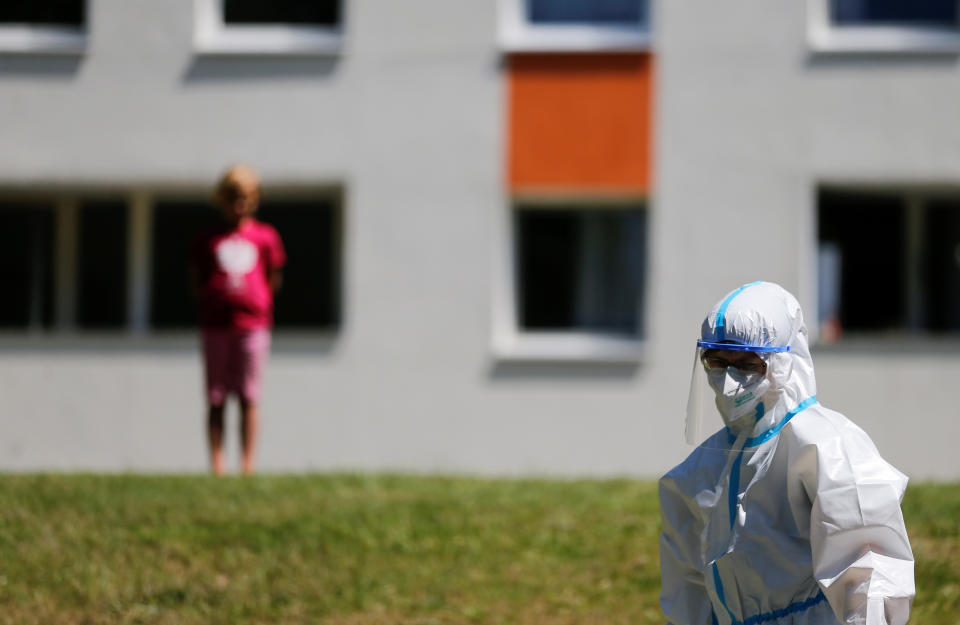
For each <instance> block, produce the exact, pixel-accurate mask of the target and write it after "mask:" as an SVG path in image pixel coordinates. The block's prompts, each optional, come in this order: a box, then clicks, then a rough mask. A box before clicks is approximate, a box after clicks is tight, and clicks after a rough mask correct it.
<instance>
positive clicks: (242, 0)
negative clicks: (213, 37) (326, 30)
mask: <svg viewBox="0 0 960 625" xmlns="http://www.w3.org/2000/svg"><path fill="white" fill-rule="evenodd" d="M223 22H224V23H225V24H231V25H232V24H253V25H260V24H302V25H305V26H327V27H336V26H338V25H339V24H340V3H339V2H338V1H336V0H332V1H331V0H327V1H326V2H322V1H321V2H305V1H303V0H271V1H270V2H264V1H263V0H223Z"/></svg>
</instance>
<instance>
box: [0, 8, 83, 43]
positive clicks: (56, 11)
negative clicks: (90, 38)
mask: <svg viewBox="0 0 960 625" xmlns="http://www.w3.org/2000/svg"><path fill="white" fill-rule="evenodd" d="M86 13H87V10H86V2H85V0H46V1H44V2H36V1H35V0H4V1H3V2H0V52H41V53H43V52H48V53H68V54H71V53H79V52H82V51H83V48H84V45H85V42H86V37H85V35H84V30H85V27H86V17H87V16H86Z"/></svg>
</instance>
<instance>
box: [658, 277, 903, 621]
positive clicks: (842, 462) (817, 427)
mask: <svg viewBox="0 0 960 625" xmlns="http://www.w3.org/2000/svg"><path fill="white" fill-rule="evenodd" d="M698 345H700V348H699V350H705V349H731V345H732V349H735V350H737V351H753V352H754V353H756V354H758V355H759V356H761V357H762V358H763V360H764V362H765V363H766V365H767V366H766V370H765V372H764V373H762V374H759V376H758V375H756V374H754V375H753V379H751V376H750V375H749V374H745V373H743V372H738V371H734V370H732V369H727V370H726V376H724V372H723V369H721V371H720V373H719V377H718V378H717V376H711V380H710V386H711V387H713V389H714V392H715V394H716V406H717V408H718V409H720V410H722V411H723V414H722V416H723V422H721V421H720V420H719V419H716V417H715V416H714V417H713V418H714V419H715V422H716V424H717V425H720V424H721V423H726V426H725V427H723V429H721V430H720V431H719V432H717V433H715V434H713V435H712V436H709V437H707V438H706V440H704V441H702V442H700V444H699V446H698V447H697V448H696V449H695V450H694V451H693V453H691V454H690V456H689V457H688V458H687V459H686V460H684V461H683V462H682V463H681V464H680V465H678V466H677V467H676V468H674V469H673V470H671V471H670V472H669V473H667V474H666V475H665V476H664V477H663V478H662V479H661V480H660V506H661V514H662V520H663V533H662V534H661V536H660V567H661V578H662V584H663V586H662V593H661V595H660V604H661V606H662V608H663V611H664V613H665V614H666V617H667V620H668V622H669V623H670V624H672V625H708V624H711V623H715V624H717V625H761V624H771V625H801V624H802V625H835V624H837V623H844V624H857V625H903V624H904V623H906V622H907V619H908V617H909V614H910V606H911V603H912V601H913V596H914V581H913V553H912V551H911V549H910V543H909V540H908V538H907V532H906V528H905V527H904V523H903V515H902V513H901V510H900V501H901V499H902V497H903V494H904V490H905V488H906V485H907V478H906V476H905V475H903V474H902V473H900V472H899V471H898V470H897V469H895V468H894V467H893V466H891V465H890V464H888V463H887V462H886V461H885V460H884V459H883V458H881V457H880V454H879V453H878V452H877V449H876V447H875V446H874V444H873V442H872V441H871V440H870V438H869V437H868V436H867V435H866V433H864V431H863V430H861V429H860V428H859V427H857V426H856V425H855V424H854V423H852V422H851V421H849V420H848V419H847V418H846V417H844V416H843V415H841V414H839V413H837V412H834V411H832V410H828V409H827V408H824V407H823V406H821V405H820V404H819V403H818V401H817V398H816V382H815V379H814V375H813V362H812V360H811V358H810V351H809V348H808V342H807V331H806V327H805V326H804V324H803V318H802V314H801V311H800V305H799V304H798V303H797V300H796V299H795V298H794V297H793V296H792V295H790V294H789V293H788V292H787V291H785V290H784V289H783V288H781V287H780V286H778V285H776V284H772V283H768V282H755V283H751V284H749V285H745V286H743V287H741V288H739V289H737V290H735V291H733V292H732V293H730V294H729V295H728V296H727V297H725V298H724V299H723V300H721V301H720V302H719V303H718V304H717V305H716V306H715V307H714V308H713V310H711V312H710V313H709V314H708V315H707V317H706V319H705V320H704V322H703V327H702V329H701V340H700V341H699V342H698ZM718 345H723V347H718ZM712 353H716V352H712ZM727 353H729V352H727ZM697 366H698V367H700V365H699V362H698V365H697ZM700 368H702V367H700ZM713 373H715V372H714V371H713V370H712V371H711V374H713ZM695 377H696V376H695ZM715 378H716V379H715ZM700 380H701V381H702V380H703V376H702V375H701V376H700ZM695 383H696V382H695ZM704 386H705V385H704ZM747 387H749V389H752V391H756V393H752V392H751V391H745V390H744V388H747ZM707 392H708V393H709V390H708V391H707ZM695 395H696V393H695V392H693V391H692V392H691V398H694V397H695ZM754 395H756V396H754ZM743 406H746V409H743V408H742V407H743ZM694 409H695V410H696V407H694ZM694 420H695V419H694ZM690 428H691V426H690V421H689V420H688V433H689V430H690ZM694 429H695V428H694Z"/></svg>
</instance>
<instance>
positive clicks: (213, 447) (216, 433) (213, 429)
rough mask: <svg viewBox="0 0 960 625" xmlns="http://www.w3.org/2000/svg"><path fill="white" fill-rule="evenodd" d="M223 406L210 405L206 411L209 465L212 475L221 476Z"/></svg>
mask: <svg viewBox="0 0 960 625" xmlns="http://www.w3.org/2000/svg"><path fill="white" fill-rule="evenodd" d="M223 409H224V404H220V405H219V406H217V405H214V404H210V407H209V409H208V411H207V440H208V441H209V443H210V465H211V468H212V469H213V472H214V474H216V475H223V473H224V469H225V466H224V459H223V412H224V410H223Z"/></svg>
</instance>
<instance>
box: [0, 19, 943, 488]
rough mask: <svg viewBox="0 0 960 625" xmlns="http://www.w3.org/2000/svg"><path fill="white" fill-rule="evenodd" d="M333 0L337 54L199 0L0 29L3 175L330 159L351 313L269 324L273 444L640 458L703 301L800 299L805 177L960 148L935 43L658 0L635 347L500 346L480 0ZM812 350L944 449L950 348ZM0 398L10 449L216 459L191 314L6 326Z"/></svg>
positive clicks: (371, 462)
mask: <svg viewBox="0 0 960 625" xmlns="http://www.w3.org/2000/svg"><path fill="white" fill-rule="evenodd" d="M346 4H347V15H346V21H345V24H346V35H345V47H344V50H343V53H342V55H340V56H338V57H325V58H313V57H296V58H257V57H213V56H198V55H196V54H194V53H193V52H192V50H191V45H192V43H191V42H192V37H193V31H192V28H193V26H192V15H193V13H192V6H193V3H192V1H191V0H165V1H164V2H156V1H152V0H91V2H90V6H91V10H92V15H91V18H90V23H91V34H90V47H89V50H88V52H87V54H86V55H84V56H83V57H81V58H79V59H78V58H72V57H50V58H48V57H39V56H9V55H6V56H0V136H2V137H3V142H2V147H0V186H5V187H8V188H20V187H23V186H30V185H36V186H38V187H43V188H47V187H49V186H50V185H63V186H64V187H65V188H73V187H77V186H89V187H93V188H97V187H103V186H111V187H122V188H124V189H135V188H145V189H148V190H152V191H162V190H164V189H168V188H174V187H184V186H186V187H198V186H203V187H206V186H208V185H209V184H211V182H212V181H213V180H214V178H215V177H216V176H217V175H218V173H219V172H220V171H221V170H222V169H223V167H224V166H225V165H226V164H227V163H229V162H233V161H236V160H245V161H249V162H251V163H253V164H254V165H255V166H257V167H258V168H259V169H260V170H261V171H262V173H263V175H264V179H265V181H266V183H267V184H274V185H277V186H283V185H285V184H314V185H315V184H342V185H343V187H344V190H345V202H344V207H343V208H344V216H345V228H344V237H345V240H344V263H343V265H344V274H343V284H344V287H343V292H344V306H343V313H342V317H343V322H342V325H341V328H340V329H339V331H338V332H336V334H335V335H334V336H332V337H316V336H313V337H306V338H303V337H297V336H278V337H277V338H276V341H275V349H274V354H273V357H272V361H271V363H270V367H269V369H268V371H267V379H266V390H265V399H264V410H263V412H264V423H263V434H262V442H261V453H260V458H261V466H262V468H263V469H264V470H268V471H280V470H308V469H316V470H354V469H357V470H403V471H443V472H466V473H484V474H555V475H620V474H626V475H641V476H654V475H657V474H659V473H661V472H663V471H664V470H666V469H667V468H669V467H670V466H671V465H672V464H675V463H676V462H678V461H679V460H681V459H682V457H683V455H684V453H685V452H686V449H685V447H684V446H683V444H682V443H681V442H680V439H681V434H682V432H681V428H682V410H683V403H684V401H685V398H686V393H687V387H688V383H689V373H690V366H691V358H692V355H693V341H694V338H695V336H696V332H697V330H698V328H699V323H700V320H701V317H702V315H703V313H704V312H705V311H706V310H707V309H708V308H709V307H710V306H711V305H712V304H713V302H714V301H715V300H716V299H718V298H719V297H720V296H722V295H723V294H724V293H725V292H727V291H728V290H730V289H731V288H733V287H735V286H737V285H738V284H742V283H744V282H748V281H751V280H755V279H767V280H774V281H778V282H780V283H782V284H783V285H784V286H785V287H787V288H788V289H791V290H793V291H794V292H796V293H797V295H798V296H799V297H800V298H801V301H802V302H803V303H804V305H805V308H806V309H807V311H808V316H809V317H811V318H812V317H813V315H814V311H815V310H816V308H815V305H816V301H815V286H816V285H815V273H814V271H815V264H814V263H815V257H814V251H815V243H816V241H815V218H814V216H815V204H814V198H815V189H816V185H817V183H818V182H819V181H823V180H839V181H847V180H850V181H861V180H867V181H871V180H872V181H883V180H888V179H896V180H898V181H902V182H916V183H924V184H925V183H930V182H937V183H952V182H953V181H955V180H956V174H955V173H954V172H957V171H960V162H958V161H960V149H958V148H960V129H958V128H957V127H956V125H952V124H951V123H950V122H951V121H952V119H953V116H954V115H955V112H954V111H953V110H952V109H953V108H955V107H954V106H953V104H955V103H956V102H957V101H960V100H958V96H960V83H957V82H956V81H955V80H953V72H955V68H954V64H953V63H952V62H947V61H946V60H945V59H944V58H942V57H932V58H931V57H904V56H898V55H894V56H889V55H886V56H882V57H878V56H856V57H851V56H842V57H841V56H824V55H813V54H811V53H810V50H809V49H808V46H807V42H806V35H807V33H806V28H807V27H806V15H805V10H804V7H803V5H802V3H789V6H788V5H787V4H777V5H773V4H770V3H766V2H761V1H760V0H752V1H749V2H747V1H739V0H738V1H737V2H725V3H712V4H709V3H696V4H694V3H685V2H667V1H661V2H658V3H656V6H655V7H654V13H655V16H656V17H655V25H654V31H655V41H656V43H655V51H656V67H657V72H656V73H657V87H656V93H657V96H656V98H657V101H656V115H655V133H654V134H655V137H656V143H655V146H654V150H655V152H654V154H655V159H654V167H655V181H656V182H655V192H654V193H655V195H654V198H653V202H652V207H651V208H652V212H651V230H650V232H651V240H650V244H651V253H650V266H649V287H648V291H647V296H648V297H647V302H648V309H647V312H648V316H647V319H648V323H647V335H648V341H647V348H646V351H645V354H644V357H643V359H642V360H641V361H639V362H637V363H636V364H628V365H614V364H600V363H589V362H587V363H569V362H567V363H538V364H537V363H529V362H510V361H505V360H498V359H497V358H496V357H494V355H493V352H492V349H491V344H492V338H493V320H492V314H493V308H494V303H495V302H494V294H495V293H496V292H497V290H498V288H500V287H501V285H500V284H499V283H498V282H497V281H498V280H501V279H502V278H501V276H500V274H499V273H498V272H497V271H495V267H496V266H497V263H496V261H497V260H498V259H497V258H496V257H495V255H496V254H498V253H499V252H500V251H502V250H503V249H506V248H507V247H508V246H509V241H508V240H507V237H508V233H507V232H506V229H505V227H504V223H505V222H506V221H507V220H506V219H504V211H506V210H507V199H506V197H505V191H504V183H503V176H504V170H505V160H504V159H505V146H504V137H505V132H506V120H505V119H504V114H505V97H506V95H505V91H504V86H505V83H504V78H505V75H504V73H503V69H502V66H501V62H502V58H501V55H500V51H499V50H498V49H497V44H496V36H497V32H496V28H497V19H496V18H497V16H496V6H495V3H493V2H488V1H486V0H469V1H464V2H449V0H405V1H404V2H402V3H397V2H387V1H385V0H382V1H377V0H349V1H348V2H347V3H346ZM878 253H882V250H878ZM881 299H882V294H878V303H880V302H881ZM814 358H815V362H816V363H817V365H818V373H819V379H820V397H821V399H822V400H823V402H824V403H825V404H826V405H828V406H830V407H833V408H835V409H838V410H841V411H844V412H846V413H848V414H849V415H850V416H851V417H852V418H854V420H856V421H857V422H858V423H861V424H862V425H864V427H865V428H866V429H867V430H868V431H869V432H870V433H871V435H872V436H873V437H874V439H875V440H876V441H877V443H878V446H879V447H880V449H881V451H882V452H883V453H884V454H885V455H886V456H888V457H889V458H890V459H891V460H893V461H894V462H895V463H896V464H897V465H898V466H899V467H900V468H901V469H903V470H904V471H905V472H907V473H908V474H909V475H911V476H913V477H918V478H956V477H958V476H960V463H958V462H957V461H956V460H954V459H953V458H952V456H951V455H950V450H949V446H950V445H951V443H952V441H953V440H956V439H957V434H960V432H958V429H960V426H958V425H957V423H958V419H956V418H955V417H957V416H958V415H957V410H956V407H955V406H954V405H953V404H952V402H951V397H949V395H950V394H951V393H950V391H951V381H952V380H956V379H960V359H958V358H955V357H953V355H952V353H951V351H950V350H949V349H944V348H943V347H942V345H940V346H939V348H937V349H932V348H931V347H929V346H925V345H923V344H918V343H915V342H911V343H910V344H909V346H907V347H906V348H905V347H904V345H903V344H901V343H897V344H892V345H891V344H886V345H878V344H876V343H871V344H868V345H866V346H863V345H860V346H849V345H848V346H844V345H843V344H840V345H837V346H834V347H831V348H829V349H818V350H815V352H814ZM0 404H2V405H0V411H2V412H0V422H2V423H3V429H4V436H3V437H2V442H0V468H3V469H8V470H44V469H58V470H77V469H79V470H111V471H113V470H136V471H183V470H186V471H195V470H204V469H205V467H206V456H205V453H206V452H205V445H204V439H203V419H202V413H203V405H202V395H201V374H200V359H199V354H198V353H197V350H196V345H195V340H194V339H193V337H190V336H179V337H169V336H146V337H123V336H120V337H118V336H112V337H97V336H90V335H84V336H75V337H66V336H59V335H56V334H54V335H50V336H36V337H34V336H12V337H11V336H8V337H3V338H2V341H0ZM231 416H233V415H231ZM230 425H231V426H235V423H234V422H233V421H231V423H230ZM235 430H236V428H235V427H231V428H230V434H231V436H234V437H235ZM228 442H231V443H235V441H234V440H229V441H228ZM235 446H236V445H235V444H234V445H232V446H231V451H235V449H234V448H235Z"/></svg>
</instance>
